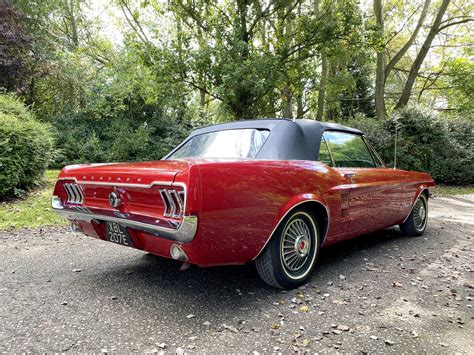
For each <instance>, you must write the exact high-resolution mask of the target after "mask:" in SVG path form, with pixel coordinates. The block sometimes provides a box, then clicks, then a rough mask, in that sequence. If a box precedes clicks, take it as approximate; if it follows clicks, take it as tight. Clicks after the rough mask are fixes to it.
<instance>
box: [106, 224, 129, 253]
mask: <svg viewBox="0 0 474 355" xmlns="http://www.w3.org/2000/svg"><path fill="white" fill-rule="evenodd" d="M105 239H107V240H108V241H109V242H113V243H117V244H120V245H126V246H128V247H131V246H133V243H132V238H130V235H129V234H128V231H127V228H125V227H123V226H121V225H120V224H118V223H115V222H106V224H105Z"/></svg>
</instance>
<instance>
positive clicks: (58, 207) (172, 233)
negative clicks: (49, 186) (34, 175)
mask: <svg viewBox="0 0 474 355" xmlns="http://www.w3.org/2000/svg"><path fill="white" fill-rule="evenodd" d="M52 207H53V209H54V211H55V212H56V213H58V214H59V215H61V216H62V217H64V218H66V219H68V220H73V221H84V222H89V223H91V222H93V221H96V222H102V221H105V222H116V223H119V224H121V225H122V226H125V227H129V228H133V229H136V230H139V231H142V232H145V233H148V234H152V235H156V236H158V237H162V238H166V239H170V240H174V241H177V242H180V243H189V242H191V241H192V240H193V239H194V237H195V235H196V231H197V226H198V218H197V216H184V217H183V220H182V221H181V223H180V224H179V225H178V226H177V227H176V228H175V229H173V228H166V227H162V226H157V225H153V224H149V223H144V222H139V221H134V220H130V219H125V218H119V217H113V216H107V215H103V214H96V213H91V212H86V211H77V210H71V209H67V208H64V206H62V204H60V203H58V201H57V200H55V199H54V197H53V201H52Z"/></svg>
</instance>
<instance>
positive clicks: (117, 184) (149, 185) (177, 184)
mask: <svg viewBox="0 0 474 355" xmlns="http://www.w3.org/2000/svg"><path fill="white" fill-rule="evenodd" d="M58 180H66V181H68V180H71V181H74V182H75V183H76V184H81V185H103V186H125V187H139V188H150V187H153V186H154V185H163V186H180V185H182V184H183V183H180V182H173V181H152V182H151V183H149V184H131V183H126V182H120V181H117V182H101V181H87V180H78V179H77V178H75V177H74V176H71V177H62V178H59V179H58ZM183 185H184V184H183Z"/></svg>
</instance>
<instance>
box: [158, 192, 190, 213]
mask: <svg viewBox="0 0 474 355" xmlns="http://www.w3.org/2000/svg"><path fill="white" fill-rule="evenodd" d="M160 195H161V199H162V200H163V204H164V206H165V210H164V212H163V215H164V216H165V217H174V218H181V217H183V215H184V208H185V206H184V203H185V194H184V191H178V190H175V189H160Z"/></svg>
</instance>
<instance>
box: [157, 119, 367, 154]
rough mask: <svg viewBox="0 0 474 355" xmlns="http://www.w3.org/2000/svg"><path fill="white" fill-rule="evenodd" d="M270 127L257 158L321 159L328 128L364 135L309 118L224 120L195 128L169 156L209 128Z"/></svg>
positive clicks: (344, 127) (206, 131)
mask: <svg viewBox="0 0 474 355" xmlns="http://www.w3.org/2000/svg"><path fill="white" fill-rule="evenodd" d="M246 128H252V129H261V130H269V131H270V135H269V136H268V138H267V140H266V141H265V143H264V144H263V146H262V148H261V149H260V151H259V152H258V154H257V155H256V156H255V159H275V160H317V157H318V156H319V144H320V142H321V135H322V134H323V132H324V131H343V132H348V133H353V134H358V135H363V134H364V133H363V132H362V131H359V130H358V129H355V128H350V127H346V126H342V125H340V124H336V123H327V122H319V121H314V120H306V119H295V120H290V119H256V120H245V121H236V122H229V123H221V124H216V125H212V126H206V127H202V128H198V129H195V130H194V131H193V132H191V134H190V135H189V136H188V137H187V138H186V139H185V140H184V142H182V143H181V144H180V145H179V146H177V147H176V148H175V149H173V151H172V152H170V154H168V155H167V156H166V157H165V159H166V158H167V157H168V156H169V155H171V154H172V153H173V152H174V151H176V150H177V149H178V148H179V147H181V145H183V144H184V143H185V142H187V141H188V140H189V139H191V138H192V137H195V136H197V135H200V134H205V133H209V132H215V131H222V130H230V129H246Z"/></svg>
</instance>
